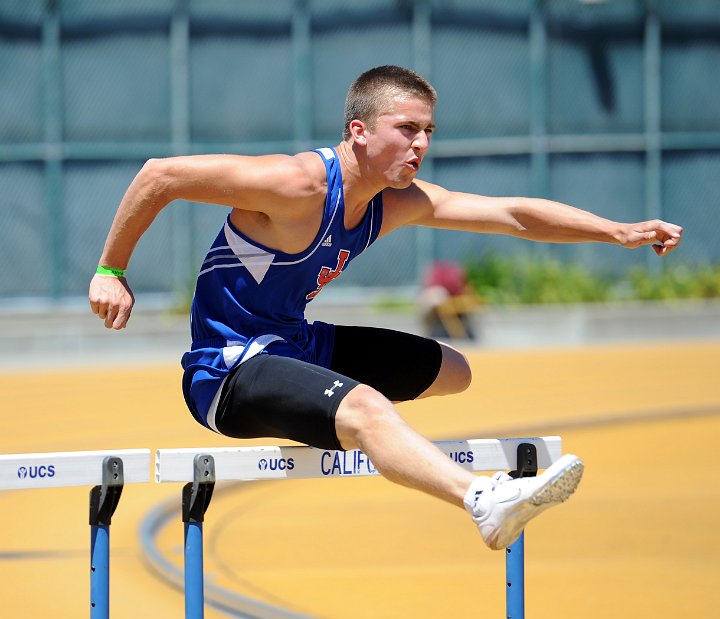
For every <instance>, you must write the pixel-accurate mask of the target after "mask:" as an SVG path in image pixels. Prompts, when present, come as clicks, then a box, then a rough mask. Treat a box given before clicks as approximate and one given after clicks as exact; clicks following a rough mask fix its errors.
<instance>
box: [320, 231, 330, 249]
mask: <svg viewBox="0 0 720 619" xmlns="http://www.w3.org/2000/svg"><path fill="white" fill-rule="evenodd" d="M322 246H323V247H332V234H328V237H327V238H326V239H325V240H324V241H323V242H322Z"/></svg>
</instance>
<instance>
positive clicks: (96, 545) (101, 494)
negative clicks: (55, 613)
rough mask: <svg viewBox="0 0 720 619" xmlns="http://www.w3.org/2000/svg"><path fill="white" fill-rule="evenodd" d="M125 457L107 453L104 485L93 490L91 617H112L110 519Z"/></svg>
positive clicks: (118, 496)
mask: <svg viewBox="0 0 720 619" xmlns="http://www.w3.org/2000/svg"><path fill="white" fill-rule="evenodd" d="M124 483H125V480H124V476H123V463H122V459H120V458H117V457H115V456H108V457H106V458H105V459H104V460H103V464H102V485H101V486H95V487H94V488H93V489H92V490H91V491H90V618H91V619H107V618H108V617H109V616H110V522H111V520H112V515H113V513H115V508H116V507H117V505H118V503H119V501H120V495H121V494H122V490H123V484H124Z"/></svg>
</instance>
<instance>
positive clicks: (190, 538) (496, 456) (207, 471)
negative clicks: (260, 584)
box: [155, 436, 562, 619]
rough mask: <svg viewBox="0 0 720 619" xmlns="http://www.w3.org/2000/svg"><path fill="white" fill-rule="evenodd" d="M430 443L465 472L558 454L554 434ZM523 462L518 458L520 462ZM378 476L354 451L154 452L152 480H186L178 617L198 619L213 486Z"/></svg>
mask: <svg viewBox="0 0 720 619" xmlns="http://www.w3.org/2000/svg"><path fill="white" fill-rule="evenodd" d="M435 445H436V446H437V447H438V448H439V449H440V450H441V451H442V452H443V453H444V454H445V455H447V456H448V457H449V458H451V459H452V460H454V461H455V462H457V463H458V464H459V465H460V466H462V467H463V468H465V469H467V470H469V471H472V472H478V473H480V472H486V473H487V472H490V471H492V472H494V471H499V470H505V471H513V472H514V473H516V474H519V475H533V474H535V473H536V472H537V470H538V469H546V468H547V467H549V466H550V465H551V464H552V463H553V462H555V461H556V460H558V459H559V458H560V456H561V455H562V440H561V438H560V437H559V436H548V437H534V438H501V439H470V440H455V441H439V442H436V443H435ZM521 459H522V461H521ZM374 475H379V473H378V471H377V469H376V468H375V466H374V465H373V464H372V462H371V461H370V460H369V459H368V457H367V456H366V455H365V454H364V453H362V452H361V451H359V450H350V451H333V450H323V449H317V448H313V447H300V446H288V447H280V446H271V447H227V448H207V449H200V448H188V449H158V450H157V452H156V456H155V481H156V482H158V483H165V482H185V486H184V488H183V499H182V507H183V509H182V511H183V522H184V527H185V533H184V535H185V617H186V619H202V617H204V574H203V541H202V523H203V520H204V514H205V511H206V510H207V507H208V505H209V503H210V499H211V498H212V492H213V488H214V485H215V482H216V481H257V480H272V479H318V478H320V479H323V478H324V479H328V478H338V477H367V476H374ZM506 603H507V606H506V617H507V618H508V619H524V616H525V615H524V614H525V593H524V535H521V536H520V539H518V540H517V541H516V542H515V543H514V544H513V545H512V546H510V547H509V548H508V549H507V550H506ZM268 609H269V610H270V612H269V613H267V614H265V613H263V614H262V615H260V614H258V615H255V614H253V615H252V616H253V617H268V618H270V617H272V618H273V619H275V618H283V619H286V618H287V619H290V618H295V617H299V616H298V615H296V614H294V613H291V612H287V613H286V612H284V611H283V610H281V609H275V608H272V607H268Z"/></svg>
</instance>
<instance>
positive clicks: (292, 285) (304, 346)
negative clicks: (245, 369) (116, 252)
mask: <svg viewBox="0 0 720 619" xmlns="http://www.w3.org/2000/svg"><path fill="white" fill-rule="evenodd" d="M313 152H315V153H317V154H318V155H319V156H320V157H321V158H322V160H323V162H324V163H325V168H326V172H327V197H326V199H325V208H324V212H323V219H322V224H321V225H320V229H319V230H318V233H317V236H316V237H315V239H314V240H313V241H312V243H311V244H310V246H309V247H308V248H307V249H306V250H305V251H303V252H300V253H299V254H286V253H284V252H281V251H278V250H275V249H270V248H268V247H264V246H263V245H261V244H260V243H258V242H256V241H253V240H252V239H250V238H248V237H247V236H245V235H244V234H242V232H240V231H239V230H238V229H237V228H235V226H233V224H232V222H231V221H230V217H229V216H228V219H227V221H226V222H225V225H224V226H223V228H222V229H221V230H220V233H219V234H218V236H217V237H216V239H215V241H214V242H213V244H212V246H211V247H210V250H209V251H208V253H207V255H206V257H205V260H204V262H203V264H202V267H201V268H200V272H199V274H198V279H197V284H196V288H195V296H194V298H193V303H192V308H191V311H190V326H191V333H192V349H191V350H190V351H189V352H187V353H185V355H183V358H182V366H183V368H184V370H185V372H184V376H183V393H184V395H185V401H186V402H187V405H188V407H189V408H190V411H191V412H192V414H193V416H194V417H195V419H197V420H198V421H199V422H200V423H202V424H203V425H205V426H207V427H210V428H211V429H213V430H216V431H217V428H216V427H214V426H215V424H214V413H215V407H216V406H217V397H216V396H218V395H219V392H220V389H221V387H222V384H223V381H224V380H225V378H226V377H227V375H228V374H229V372H230V370H231V369H232V368H233V367H235V366H236V365H237V364H238V363H242V362H243V361H245V360H247V359H249V358H250V357H252V356H253V355H256V354H259V353H261V352H271V353H273V354H279V355H284V356H288V357H293V358H296V359H302V360H303V361H307V362H309V363H314V364H316V365H321V366H323V367H328V366H329V365H330V360H331V357H332V349H333V340H334V326H333V325H329V324H326V323H322V322H319V321H316V322H314V323H312V324H309V323H308V322H307V320H305V307H306V306H307V304H308V303H309V302H310V301H312V300H313V299H314V298H315V297H316V296H317V295H318V294H319V293H320V291H321V290H322V289H323V288H324V287H325V286H326V285H327V284H329V283H330V282H331V281H332V280H333V279H335V278H336V277H338V276H340V274H341V273H342V272H343V271H344V270H345V268H347V265H348V264H349V263H350V261H351V260H353V259H354V258H355V257H356V256H358V255H359V254H360V253H362V252H363V251H364V250H365V249H367V247H369V246H370V244H371V243H373V242H374V241H375V240H376V239H377V237H378V234H379V232H380V226H381V224H382V194H377V195H376V196H375V197H374V198H373V199H372V200H371V201H370V203H369V204H368V209H367V212H366V213H365V216H364V217H363V219H362V221H361V222H360V223H359V224H358V225H357V226H356V227H355V228H353V229H352V230H347V229H345V202H344V198H343V182H342V173H341V170H340V162H339V161H338V158H337V154H336V152H335V150H334V149H332V148H320V149H317V150H315V151H313Z"/></svg>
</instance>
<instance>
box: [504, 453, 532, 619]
mask: <svg viewBox="0 0 720 619" xmlns="http://www.w3.org/2000/svg"><path fill="white" fill-rule="evenodd" d="M537 462H538V461H537V449H536V448H535V445H533V444H531V443H520V445H518V448H517V470H516V471H511V473H510V476H511V477H514V478H516V479H517V478H518V477H532V476H534V475H537V470H538V463H537ZM505 583H506V588H505V611H506V612H505V614H506V616H507V619H525V532H523V533H521V534H520V537H519V538H518V539H517V540H516V541H515V543H514V544H512V545H511V546H510V547H509V548H508V549H507V550H506V552H505Z"/></svg>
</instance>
